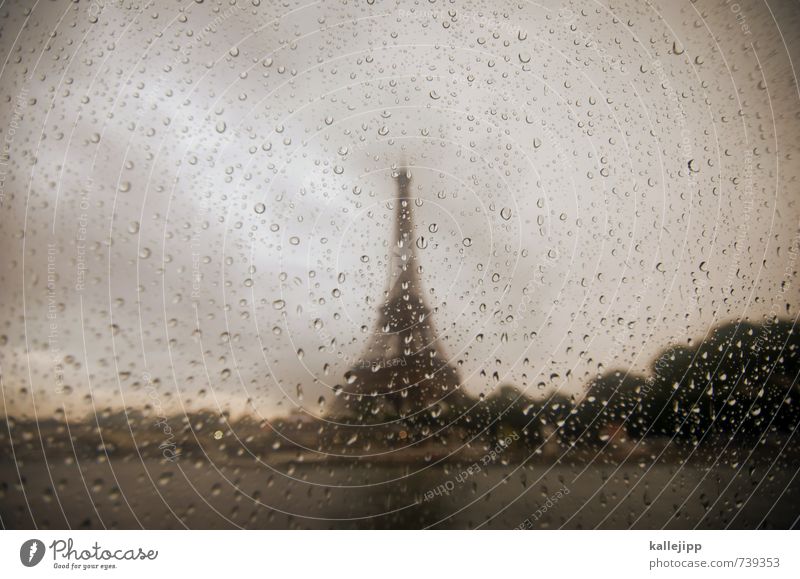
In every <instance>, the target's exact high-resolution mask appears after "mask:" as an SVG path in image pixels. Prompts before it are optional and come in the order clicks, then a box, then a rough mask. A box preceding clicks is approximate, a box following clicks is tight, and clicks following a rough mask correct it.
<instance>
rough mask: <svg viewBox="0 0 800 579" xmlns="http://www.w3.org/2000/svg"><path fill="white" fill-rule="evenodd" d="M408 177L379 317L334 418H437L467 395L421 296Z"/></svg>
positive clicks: (402, 175)
mask: <svg viewBox="0 0 800 579" xmlns="http://www.w3.org/2000/svg"><path fill="white" fill-rule="evenodd" d="M410 182H411V177H410V174H409V173H408V170H407V169H405V168H404V169H401V170H400V171H399V174H398V175H397V187H398V193H397V198H396V199H395V200H394V211H395V231H394V243H393V244H392V245H391V250H390V251H391V254H390V256H389V264H390V268H389V279H388V283H387V289H386V291H385V292H384V301H383V305H382V306H381V309H380V317H379V319H378V324H377V327H376V328H375V331H374V333H373V336H372V338H371V340H370V341H369V343H367V345H366V347H365V349H364V351H363V354H362V357H361V359H360V360H359V361H358V362H357V363H356V364H355V365H354V366H353V367H352V368H350V370H349V371H348V372H347V373H346V374H345V384H344V385H343V386H342V391H341V392H340V393H339V396H338V397H337V399H336V402H335V404H334V405H333V406H332V409H331V412H330V416H332V417H336V418H341V419H345V418H346V419H348V420H349V421H351V422H358V423H370V422H372V423H374V422H383V421H386V420H390V419H392V418H398V417H409V416H411V415H415V414H417V413H423V412H424V413H427V415H428V416H433V417H437V416H439V415H441V414H447V412H448V411H449V410H450V408H451V407H452V406H453V405H454V404H456V403H457V402H460V401H463V400H464V399H465V397H464V395H463V394H462V392H461V390H460V389H459V386H460V385H461V381H460V379H459V376H458V372H457V370H456V368H455V367H454V366H453V365H452V364H450V363H449V362H448V359H447V356H446V355H445V353H444V350H443V348H442V346H441V343H440V341H439V337H438V335H437V333H436V331H435V329H434V323H433V316H432V312H431V309H430V308H429V307H428V305H427V304H426V302H425V298H424V297H423V291H422V283H421V281H420V275H419V274H420V271H421V265H420V262H419V260H418V258H417V255H416V239H417V238H418V237H417V236H415V234H414V221H413V207H414V198H412V197H411V195H410Z"/></svg>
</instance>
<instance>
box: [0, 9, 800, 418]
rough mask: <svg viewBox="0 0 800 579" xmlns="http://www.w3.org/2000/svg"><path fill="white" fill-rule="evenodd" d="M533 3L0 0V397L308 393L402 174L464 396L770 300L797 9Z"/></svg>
mask: <svg viewBox="0 0 800 579" xmlns="http://www.w3.org/2000/svg"><path fill="white" fill-rule="evenodd" d="M254 4H257V6H256V5H254ZM560 4H561V3H556V2H545V3H528V2H524V3H512V2H492V3H485V2H453V3H450V2H433V3H428V2H419V3H413V2H397V3H394V2H381V1H376V2H374V4H372V3H367V2H349V3H347V4H342V3H332V2H330V3H329V2H325V3H322V2H313V3H307V4H306V3H295V2H284V3H280V4H278V3H275V2H261V3H258V2H252V3H251V2H250V1H249V0H248V1H247V2H239V3H236V4H229V3H228V2H227V1H226V2H221V3H218V2H208V1H206V2H203V3H196V2H194V1H191V2H173V1H166V0H163V1H162V0H158V1H156V2H155V3H153V4H152V5H149V6H146V7H145V3H144V2H141V3H137V2H129V1H127V0H126V1H125V2H122V3H119V2H113V1H112V0H108V1H106V2H100V1H96V2H89V3H84V2H81V3H80V4H76V3H72V2H60V1H59V2H46V3H44V2H40V3H38V4H36V5H35V7H34V8H33V9H27V8H25V6H27V5H28V4H27V3H21V2H17V3H13V2H12V3H11V4H10V5H9V4H6V5H4V7H3V13H2V15H0V17H1V18H2V21H1V24H0V25H1V26H2V32H1V33H0V51H2V54H3V55H4V65H3V67H2V71H1V73H0V76H1V77H2V89H0V90H2V99H3V101H2V102H3V105H2V110H0V131H2V134H1V135H0V138H2V141H3V144H4V155H3V157H2V165H0V170H2V177H3V180H2V192H1V194H2V208H0V220H1V221H2V228H0V242H1V243H2V247H3V252H2V257H0V260H1V261H0V265H1V266H2V267H1V268H0V295H2V296H3V297H2V301H0V313H1V315H0V324H2V329H0V334H2V335H1V336H0V340H2V341H1V342H0V346H1V348H0V364H2V377H3V393H4V400H5V406H6V408H7V410H8V412H9V413H11V414H15V415H27V416H32V415H33V414H34V408H35V409H36V412H37V413H40V414H39V415H40V416H46V415H48V414H50V413H52V412H53V411H54V410H55V409H56V408H62V407H63V408H65V409H66V412H67V413H68V414H69V415H70V416H78V415H80V416H83V415H85V414H87V413H91V412H93V411H95V409H99V408H104V407H107V406H110V407H112V408H117V407H119V406H120V405H122V404H126V405H130V406H137V405H141V404H142V403H143V401H145V400H147V399H149V400H150V402H151V403H153V404H156V405H158V406H159V407H161V408H163V409H164V411H165V412H179V411H180V410H181V409H182V408H183V409H196V408H199V407H211V408H215V409H225V410H230V411H232V412H233V413H239V412H242V411H248V410H255V411H256V412H257V413H259V414H262V415H270V414H273V413H275V412H281V413H282V412H286V411H288V410H289V409H291V408H292V407H294V406H295V405H302V406H303V407H306V408H308V409H309V410H310V411H311V412H319V410H320V397H324V398H326V399H329V398H330V395H331V394H330V389H331V388H332V387H333V386H334V385H336V384H340V383H342V380H343V377H342V375H343V374H344V372H345V371H346V370H347V369H348V367H349V366H350V365H351V364H352V362H353V361H354V360H356V359H358V358H359V356H360V355H361V352H362V350H363V347H364V345H365V344H366V342H367V341H368V340H369V337H370V335H371V333H372V331H373V330H374V329H375V328H374V327H373V326H374V324H375V322H376V316H377V304H378V302H379V301H380V300H381V299H382V292H383V291H384V289H385V285H386V276H387V255H388V248H389V244H390V243H391V234H392V221H391V219H392V209H391V203H392V199H393V197H394V196H395V189H394V185H393V181H392V178H391V173H392V169H393V167H395V168H396V167H397V166H398V164H400V163H403V162H405V163H407V164H408V165H409V166H410V167H411V173H412V176H413V180H412V195H413V196H414V197H415V198H416V199H417V201H416V204H415V205H416V206H415V220H416V226H417V231H416V235H417V237H418V239H417V240H416V244H417V247H418V249H417V252H418V255H419V257H420V260H421V263H422V264H423V266H424V272H423V275H422V279H423V281H424V284H425V286H426V292H428V293H427V299H428V303H429V305H431V306H432V307H435V308H436V310H437V311H436V313H435V323H436V326H437V328H438V331H439V334H440V336H441V339H442V343H443V345H444V348H445V351H446V352H447V354H448V355H449V356H450V357H451V358H452V362H453V363H454V364H456V365H458V367H459V371H460V373H461V376H462V379H463V380H464V381H465V383H466V384H467V387H468V388H469V389H470V390H471V391H472V392H476V393H477V392H481V391H483V392H488V391H489V390H490V389H491V388H493V387H495V386H496V385H497V384H498V383H512V384H516V385H517V386H519V387H520V388H524V389H526V391H527V392H528V393H529V394H538V395H543V394H545V393H550V392H552V391H553V390H554V389H561V390H562V391H565V392H568V393H573V392H580V391H581V388H582V387H583V385H584V384H586V382H587V381H588V380H590V379H591V378H592V377H593V376H595V375H596V374H597V373H598V372H602V371H605V370H607V369H610V368H617V367H618V368H624V369H627V368H633V369H634V370H636V371H644V369H645V368H646V367H647V365H648V363H649V362H650V361H651V360H652V357H653V356H654V355H655V354H656V353H657V352H658V351H659V350H660V349H662V348H663V347H665V346H666V345H668V344H670V343H675V342H677V343H687V342H688V341H689V340H694V341H695V342H696V341H698V340H701V339H702V337H703V336H704V335H705V334H706V332H707V331H708V330H709V328H711V327H713V326H715V325H717V324H719V323H721V322H725V321H730V320H734V319H737V318H748V319H750V320H755V321H759V320H761V319H763V317H764V316H765V315H769V314H770V313H772V314H778V315H781V316H786V317H795V316H796V315H797V310H796V306H797V304H798V299H797V298H798V291H797V279H796V274H795V272H796V270H797V263H796V261H795V260H796V257H797V256H796V255H795V253H793V252H792V251H791V250H792V247H793V246H796V245H797V243H798V242H797V240H796V235H797V231H798V219H799V218H800V211H798V205H797V200H798V193H797V177H798V169H799V167H798V161H797V159H798V158H800V154H799V153H798V144H799V143H798V137H800V131H798V126H800V125H798V118H799V115H800V111H798V92H797V91H798V88H797V84H796V82H795V80H794V78H795V72H794V70H793V69H792V67H791V62H790V57H792V58H794V59H795V62H797V56H798V40H800V39H798V37H797V35H796V34H795V35H794V36H792V37H781V35H779V34H776V33H774V31H775V30H776V25H775V21H774V20H773V18H774V19H775V20H778V21H780V22H781V29H782V30H784V31H788V30H800V22H798V20H799V18H798V14H797V11H796V9H795V8H793V7H792V5H791V3H790V2H784V3H781V2H777V3H772V4H771V5H770V6H771V8H772V11H773V13H772V14H771V13H770V12H769V11H767V10H766V8H765V7H764V6H763V5H760V4H758V3H752V5H751V3H743V5H742V6H741V7H739V5H736V6H737V7H739V11H738V12H737V9H735V8H733V7H732V5H731V4H730V3H726V2H720V1H713V2H702V1H700V2H697V3H689V2H666V1H664V2H655V3H652V5H647V4H644V3H641V2H637V1H633V0H631V1H627V2H614V3H611V4H604V3H588V2H587V3H581V4H572V5H571V9H565V8H562V9H561V10H560V11H559V9H558V6H560ZM487 6H488V7H487ZM579 6H582V7H583V9H582V10H581V9H580V8H579ZM737 16H738V18H737ZM792 22H794V24H792ZM31 393H33V396H32V395H31ZM34 405H35V406H34Z"/></svg>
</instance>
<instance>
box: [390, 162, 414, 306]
mask: <svg viewBox="0 0 800 579" xmlns="http://www.w3.org/2000/svg"><path fill="white" fill-rule="evenodd" d="M410 189H411V174H410V173H409V170H408V168H407V167H400V168H399V169H398V172H397V198H396V200H395V207H394V229H395V243H394V247H393V248H392V250H391V253H390V256H391V257H390V267H389V284H388V285H389V291H391V290H392V288H393V287H394V286H395V285H396V284H397V282H398V281H400V280H403V281H406V282H410V281H412V279H413V277H414V274H413V268H414V261H415V257H416V256H415V251H414V235H413V233H414V206H413V202H412V201H411V197H410Z"/></svg>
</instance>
